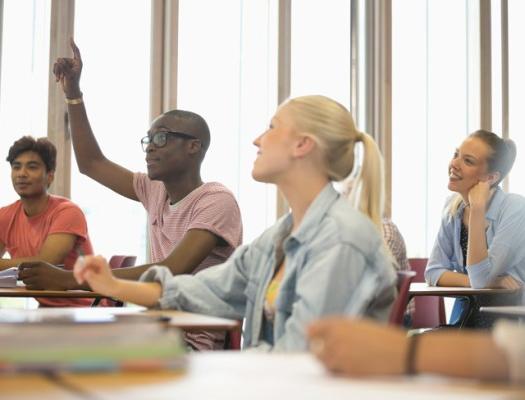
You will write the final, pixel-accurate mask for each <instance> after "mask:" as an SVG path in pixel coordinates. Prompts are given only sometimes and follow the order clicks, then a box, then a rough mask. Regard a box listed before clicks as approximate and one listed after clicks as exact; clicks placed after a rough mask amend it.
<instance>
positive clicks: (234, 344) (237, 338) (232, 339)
mask: <svg viewBox="0 0 525 400" xmlns="http://www.w3.org/2000/svg"><path fill="white" fill-rule="evenodd" d="M242 323H243V321H238V324H239V325H238V329H235V330H233V331H228V332H226V342H225V346H224V349H225V350H240V349H241V340H242Z"/></svg>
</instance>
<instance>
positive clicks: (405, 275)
mask: <svg viewBox="0 0 525 400" xmlns="http://www.w3.org/2000/svg"><path fill="white" fill-rule="evenodd" d="M415 276H416V273H415V272H414V271H397V298H396V300H395V301H394V305H393V306H392V310H391V311H390V318H389V322H390V323H391V324H394V325H399V326H401V325H403V316H404V315H405V310H406V308H407V303H408V290H409V289H410V283H411V282H412V280H413V279H414V277H415Z"/></svg>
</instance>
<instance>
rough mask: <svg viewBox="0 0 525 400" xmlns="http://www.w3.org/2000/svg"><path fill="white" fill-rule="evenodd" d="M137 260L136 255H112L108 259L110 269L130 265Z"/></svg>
mask: <svg viewBox="0 0 525 400" xmlns="http://www.w3.org/2000/svg"><path fill="white" fill-rule="evenodd" d="M135 261H137V257H136V256H112V257H111V258H110V259H109V266H110V267H111V269H117V268H126V267H132V266H133V265H135Z"/></svg>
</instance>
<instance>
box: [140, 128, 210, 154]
mask: <svg viewBox="0 0 525 400" xmlns="http://www.w3.org/2000/svg"><path fill="white" fill-rule="evenodd" d="M168 136H175V137H178V138H181V139H186V140H199V141H200V139H198V138H196V137H195V136H192V135H188V134H187V133H182V132H170V131H162V132H156V133H154V134H153V135H151V136H150V135H148V136H144V137H143V138H142V139H140V143H141V145H142V150H144V151H146V150H147V148H148V146H149V145H150V144H151V143H153V145H154V146H155V147H164V146H166V143H168Z"/></svg>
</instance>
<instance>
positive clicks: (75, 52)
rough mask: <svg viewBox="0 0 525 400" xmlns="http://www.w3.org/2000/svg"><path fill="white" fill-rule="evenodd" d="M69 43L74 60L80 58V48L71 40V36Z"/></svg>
mask: <svg viewBox="0 0 525 400" xmlns="http://www.w3.org/2000/svg"><path fill="white" fill-rule="evenodd" d="M69 44H70V45H71V50H73V58H74V59H75V60H81V59H82V57H80V50H79V49H78V47H77V45H76V44H75V41H74V40H73V38H69Z"/></svg>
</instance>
